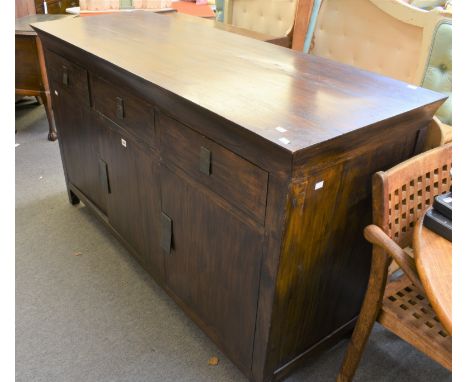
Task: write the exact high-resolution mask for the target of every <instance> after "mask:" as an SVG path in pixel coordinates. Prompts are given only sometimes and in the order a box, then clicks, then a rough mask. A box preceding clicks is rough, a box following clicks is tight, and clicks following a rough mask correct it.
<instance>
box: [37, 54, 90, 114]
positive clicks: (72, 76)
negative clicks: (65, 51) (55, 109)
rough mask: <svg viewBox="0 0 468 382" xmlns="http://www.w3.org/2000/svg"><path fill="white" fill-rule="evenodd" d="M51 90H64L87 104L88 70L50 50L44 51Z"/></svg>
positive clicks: (58, 91) (78, 100)
mask: <svg viewBox="0 0 468 382" xmlns="http://www.w3.org/2000/svg"><path fill="white" fill-rule="evenodd" d="M46 59H47V68H48V72H47V73H48V75H49V80H50V83H51V91H52V92H55V91H56V92H57V93H58V94H60V93H61V92H64V93H66V94H68V95H69V96H71V97H74V99H75V100H76V101H77V102H83V103H85V104H86V105H88V106H89V89H88V72H87V71H86V69H83V68H82V67H81V66H79V65H77V64H75V63H73V62H70V61H68V60H67V59H65V58H63V57H62V56H59V55H58V54H55V53H53V52H51V51H47V52H46Z"/></svg>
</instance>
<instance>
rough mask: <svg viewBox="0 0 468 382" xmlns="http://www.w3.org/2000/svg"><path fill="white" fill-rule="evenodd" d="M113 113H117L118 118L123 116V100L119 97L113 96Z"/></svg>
mask: <svg viewBox="0 0 468 382" xmlns="http://www.w3.org/2000/svg"><path fill="white" fill-rule="evenodd" d="M115 114H116V115H117V118H118V119H124V118H125V109H124V101H123V99H122V98H120V97H116V98H115Z"/></svg>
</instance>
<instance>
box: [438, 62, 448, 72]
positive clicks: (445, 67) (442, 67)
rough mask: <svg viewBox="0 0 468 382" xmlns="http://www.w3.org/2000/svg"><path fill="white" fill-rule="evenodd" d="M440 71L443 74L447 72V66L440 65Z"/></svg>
mask: <svg viewBox="0 0 468 382" xmlns="http://www.w3.org/2000/svg"><path fill="white" fill-rule="evenodd" d="M439 69H440V70H441V71H442V72H445V71H447V65H445V64H440V65H439Z"/></svg>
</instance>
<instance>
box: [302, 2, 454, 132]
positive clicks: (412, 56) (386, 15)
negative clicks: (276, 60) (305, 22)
mask: <svg viewBox="0 0 468 382" xmlns="http://www.w3.org/2000/svg"><path fill="white" fill-rule="evenodd" d="M451 16H452V14H451V12H450V11H448V10H444V9H442V8H435V9H432V10H430V11H425V10H422V9H419V8H416V7H413V6H411V5H409V4H408V3H406V2H404V1H402V0H352V1H348V0H322V2H321V7H320V10H319V12H318V17H317V22H316V24H315V25H312V26H309V28H312V30H313V31H314V34H313V39H312V43H311V45H310V49H309V52H310V53H311V54H314V55H318V56H322V57H327V58H330V59H332V60H335V61H339V62H342V63H345V64H349V65H353V66H356V67H358V68H361V69H366V70H369V71H372V72H376V73H380V74H382V75H385V76H388V77H392V78H395V79H398V80H402V81H405V82H408V83H410V84H413V85H417V86H424V87H427V88H429V89H432V90H435V91H439V92H442V93H445V94H446V95H447V96H449V99H448V101H447V102H445V103H444V104H443V105H442V107H441V108H440V109H439V110H438V111H437V114H436V115H437V116H438V117H439V118H440V120H441V121H442V122H443V123H442V124H440V123H435V124H433V125H434V128H437V127H439V131H438V132H437V134H439V135H440V134H444V137H443V141H447V139H450V140H451V127H447V126H446V125H444V124H451V92H452V90H451V89H452V48H451V42H452V40H451V38H452V25H451V22H452V21H451Z"/></svg>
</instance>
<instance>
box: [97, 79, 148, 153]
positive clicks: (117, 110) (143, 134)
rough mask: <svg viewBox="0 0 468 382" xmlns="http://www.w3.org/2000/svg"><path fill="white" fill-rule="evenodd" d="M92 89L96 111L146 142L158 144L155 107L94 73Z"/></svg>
mask: <svg viewBox="0 0 468 382" xmlns="http://www.w3.org/2000/svg"><path fill="white" fill-rule="evenodd" d="M91 89H92V92H91V93H92V97H93V105H94V108H95V109H96V111H98V112H100V113H102V114H104V115H105V116H106V117H107V118H109V119H110V120H111V121H113V122H115V123H116V124H117V125H119V126H121V127H122V128H124V129H125V130H126V131H128V132H129V133H130V134H132V135H133V136H135V137H136V138H139V139H141V140H143V141H144V142H145V143H147V144H149V145H151V146H156V133H155V126H154V117H155V115H154V109H153V107H152V106H151V105H150V104H149V103H147V102H145V101H143V100H142V99H140V98H138V97H135V96H134V95H132V94H130V93H128V92H127V91H126V90H124V89H123V88H121V87H119V86H116V85H113V84H111V83H110V82H108V81H106V80H104V79H102V78H100V77H97V76H94V75H92V76H91Z"/></svg>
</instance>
